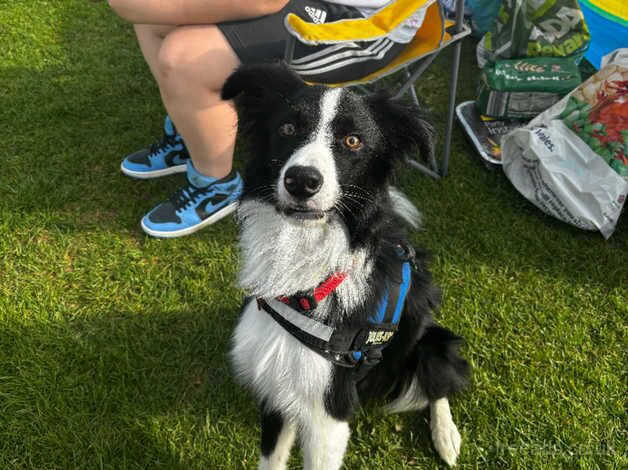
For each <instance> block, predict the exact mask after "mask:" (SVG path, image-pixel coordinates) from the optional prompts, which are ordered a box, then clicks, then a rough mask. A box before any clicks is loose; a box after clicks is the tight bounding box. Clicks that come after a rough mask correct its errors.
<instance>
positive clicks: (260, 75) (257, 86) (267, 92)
mask: <svg viewBox="0 0 628 470" xmlns="http://www.w3.org/2000/svg"><path fill="white" fill-rule="evenodd" d="M303 86H305V84H304V83H303V80H301V79H300V78H299V76H298V75H296V74H295V73H294V72H292V71H291V70H290V69H289V68H288V67H287V66H286V65H285V64H283V63H282V62H270V63H261V64H254V65H241V66H240V67H239V68H238V69H237V70H236V71H235V72H233V73H232V74H231V76H229V78H227V81H226V82H225V84H224V85H223V87H222V92H221V97H222V99H223V100H230V99H233V98H235V97H236V96H238V95H242V97H241V104H242V106H243V107H244V109H245V110H246V111H247V112H248V113H255V112H264V111H265V112H268V111H269V110H272V109H273V108H272V106H273V104H274V103H276V102H277V101H278V100H286V99H287V97H288V96H290V95H292V94H293V93H294V92H295V91H296V90H297V89H298V88H301V87H303Z"/></svg>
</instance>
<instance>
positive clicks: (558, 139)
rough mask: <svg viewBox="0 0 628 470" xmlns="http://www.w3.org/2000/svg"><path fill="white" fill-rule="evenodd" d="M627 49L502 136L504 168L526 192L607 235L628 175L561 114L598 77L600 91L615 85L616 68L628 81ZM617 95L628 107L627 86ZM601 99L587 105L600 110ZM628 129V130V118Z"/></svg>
mask: <svg viewBox="0 0 628 470" xmlns="http://www.w3.org/2000/svg"><path fill="white" fill-rule="evenodd" d="M627 52H628V51H626V50H620V51H616V52H614V53H612V54H610V55H609V56H610V60H608V59H607V61H606V65H605V68H603V69H602V70H600V71H599V72H598V73H597V74H596V75H594V76H593V77H591V78H590V79H589V80H587V81H586V82H585V83H583V84H582V85H581V86H580V87H578V88H576V90H574V91H573V92H572V93H570V94H569V95H567V96H566V97H565V98H563V99H562V100H561V101H559V102H558V103H556V104H555V105H554V106H552V107H551V108H549V109H548V110H547V111H545V112H543V113H542V114H540V115H539V116H537V117H536V118H535V119H533V120H532V121H531V122H530V123H529V124H528V125H527V126H526V127H524V128H521V129H516V130H514V131H513V132H511V133H510V134H508V135H507V136H506V137H505V138H504V139H503V140H502V161H503V169H504V173H505V174H506V176H507V177H508V179H509V180H510V181H511V182H512V184H513V185H514V186H515V187H516V188H517V190H518V191H519V192H520V193H521V194H523V196H525V197H526V198H527V199H528V200H529V201H531V202H532V203H533V204H534V205H536V206H537V207H538V208H539V209H541V210H542V211H544V212H546V213H547V214H550V215H553V216H554V217H556V218H558V219H560V220H562V221H564V222H568V223H570V224H572V225H575V226H576V227H579V228H583V229H586V230H599V231H600V232H601V233H602V235H604V237H605V238H609V237H610V236H611V234H612V233H613V230H614V229H615V226H616V225H617V220H618V219H619V216H620V214H621V211H622V207H623V205H624V201H625V200H626V197H627V195H628V180H626V179H625V178H623V177H621V176H620V175H619V174H618V173H617V171H616V170H614V169H613V168H611V166H609V164H608V163H607V161H606V160H605V159H604V158H602V156H600V155H598V154H597V153H595V152H594V151H593V150H592V149H591V147H590V145H589V144H590V143H591V140H589V143H587V142H585V140H583V138H581V137H579V136H578V135H577V134H576V133H575V132H574V131H573V130H572V129H571V128H569V127H568V125H566V124H565V122H564V121H563V120H562V119H560V118H559V117H560V116H561V114H563V111H566V109H567V106H568V102H569V100H570V97H571V96H572V95H575V96H582V90H584V89H585V88H586V87H588V86H589V87H590V86H591V85H592V84H594V83H598V84H599V89H598V91H603V90H615V88H616V86H615V83H616V82H615V81H612V80H613V77H615V76H616V75H615V74H616V73H619V78H620V79H621V80H624V82H623V83H628V82H625V80H627V79H628V54H627ZM608 67H614V69H613V71H614V72H613V73H614V75H612V77H610V79H611V81H612V83H609V81H608V80H607V79H605V78H604V77H606V76H608V69H607V68H608ZM605 69H606V72H605ZM617 71H619V72H617ZM600 77H602V78H600ZM601 96H602V94H601V93H597V95H596V96H595V98H593V99H595V100H601V98H600V97H601ZM611 98H613V99H615V102H616V103H619V105H620V106H621V107H622V109H624V110H625V108H623V107H624V106H628V95H627V94H625V92H624V94H620V95H617V96H615V97H611ZM595 104H596V103H593V106H592V107H591V106H589V105H586V106H589V108H590V109H593V110H594V109H595ZM566 112H569V111H568V110H567V111H566ZM618 116H624V113H620V114H618ZM621 119H622V120H623V119H624V118H623V117H621ZM566 122H569V121H568V120H567V119H566ZM622 122H623V121H622ZM615 126H616V124H615ZM624 129H626V130H627V131H628V122H626V125H625V126H624ZM609 130H610V128H609ZM593 132H597V130H595V131H593ZM601 132H604V129H602V131H601ZM621 135H624V133H623V131H622V134H621ZM587 138H588V139H589V137H587ZM624 142H625V141H624ZM613 145H614V144H613ZM624 146H625V143H624ZM623 155H625V154H623ZM615 163H617V162H615Z"/></svg>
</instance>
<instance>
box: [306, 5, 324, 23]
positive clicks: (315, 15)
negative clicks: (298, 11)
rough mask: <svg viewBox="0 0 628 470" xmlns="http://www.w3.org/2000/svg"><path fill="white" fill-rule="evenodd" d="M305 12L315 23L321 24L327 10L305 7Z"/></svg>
mask: <svg viewBox="0 0 628 470" xmlns="http://www.w3.org/2000/svg"><path fill="white" fill-rule="evenodd" d="M305 12H306V13H307V14H308V15H310V18H312V21H313V22H314V23H316V24H321V23H324V22H325V18H327V12H326V11H325V10H319V9H318V8H312V7H305Z"/></svg>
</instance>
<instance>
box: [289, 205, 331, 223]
mask: <svg viewBox="0 0 628 470" xmlns="http://www.w3.org/2000/svg"><path fill="white" fill-rule="evenodd" d="M279 210H280V212H281V213H282V214H284V215H287V216H289V217H294V218H295V219H299V220H322V219H324V218H326V217H327V216H328V215H329V214H331V213H332V212H333V209H330V210H326V211H324V210H318V209H310V208H308V207H299V206H291V207H283V208H280V209H279Z"/></svg>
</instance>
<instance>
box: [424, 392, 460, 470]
mask: <svg viewBox="0 0 628 470" xmlns="http://www.w3.org/2000/svg"><path fill="white" fill-rule="evenodd" d="M430 429H431V431H432V442H433V443H434V447H435V448H436V451H437V452H438V455H440V456H441V458H442V459H443V460H444V461H445V462H447V464H448V465H449V466H450V467H452V466H454V465H456V460H457V459H458V454H460V442H461V438H460V433H459V432H458V428H457V427H456V424H455V423H454V420H453V418H452V417H451V410H450V409H449V401H448V400H447V398H439V399H437V400H431V401H430Z"/></svg>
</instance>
